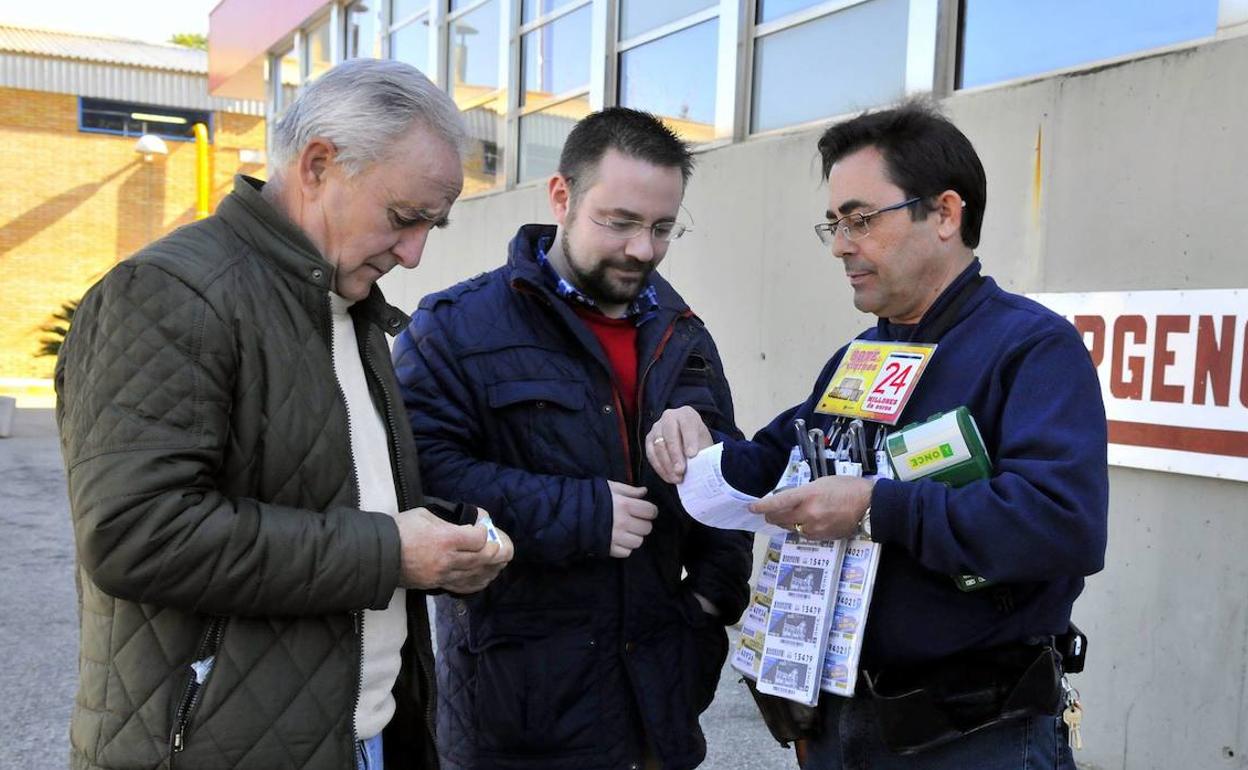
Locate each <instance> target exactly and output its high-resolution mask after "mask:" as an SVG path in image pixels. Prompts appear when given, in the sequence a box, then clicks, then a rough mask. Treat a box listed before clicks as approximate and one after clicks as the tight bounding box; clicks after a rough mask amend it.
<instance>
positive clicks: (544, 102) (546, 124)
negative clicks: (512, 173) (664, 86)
mask: <svg viewBox="0 0 1248 770" xmlns="http://www.w3.org/2000/svg"><path fill="white" fill-rule="evenodd" d="M592 16H593V6H592V5H591V4H589V3H585V2H573V3H564V4H562V5H556V0H524V3H523V4H522V6H521V19H522V20H523V23H522V24H521V25H520V30H519V31H520V73H519V75H520V86H519V90H520V99H519V109H520V131H519V145H520V147H519V156H520V158H519V160H520V164H519V169H518V173H517V179H518V181H520V182H528V181H531V180H534V179H541V178H543V177H546V176H549V175H550V174H552V173H554V172H555V170H556V169H557V168H558V166H559V155H560V153H561V152H562V151H563V142H564V140H565V139H566V138H567V136H568V132H570V131H571V130H572V126H574V125H576V122H577V121H578V120H580V119H581V118H583V117H585V116H586V115H588V114H589V112H590V109H589V85H590V84H589V81H590V66H589V65H590V47H591V42H592V40H593V35H592V33H591V26H592Z"/></svg>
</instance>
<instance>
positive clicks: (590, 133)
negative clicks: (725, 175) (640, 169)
mask: <svg viewBox="0 0 1248 770" xmlns="http://www.w3.org/2000/svg"><path fill="white" fill-rule="evenodd" d="M607 150H615V151H617V152H619V153H621V154H623V155H627V156H628V157H630V158H636V159H637V160H643V161H645V162H647V163H652V164H654V165H656V166H664V167H667V168H679V169H680V176H681V178H682V179H683V180H684V182H685V184H688V183H689V176H690V175H691V174H692V173H693V155H692V154H691V153H690V152H689V146H688V145H686V144H685V143H684V142H682V141H681V140H680V137H678V136H676V133H675V132H674V131H672V130H671V129H670V128H668V127H667V126H665V125H663V122H662V121H661V120H659V119H658V118H656V117H655V116H653V115H651V114H650V113H648V112H640V111H638V110H630V109H628V108H626V107H608V108H607V109H605V110H602V111H601V112H595V113H593V114H592V115H589V116H588V117H586V118H584V119H582V120H581V121H580V122H579V123H577V124H576V126H575V127H574V128H573V129H572V132H571V133H570V134H568V138H567V141H565V142H564V143H563V152H562V153H561V154H560V155H559V173H560V174H561V175H562V176H563V177H564V178H565V179H568V180H571V184H570V186H571V187H572V194H573V196H576V195H577V193H578V191H582V190H588V189H589V188H590V187H591V186H592V185H593V183H594V175H595V172H596V171H597V169H598V163H599V162H600V161H601V160H602V157H603V156H604V155H606V154H607Z"/></svg>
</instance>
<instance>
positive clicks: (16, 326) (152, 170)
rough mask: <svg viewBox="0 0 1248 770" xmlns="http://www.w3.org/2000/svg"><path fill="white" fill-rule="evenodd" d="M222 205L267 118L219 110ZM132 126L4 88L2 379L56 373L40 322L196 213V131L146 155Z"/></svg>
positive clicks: (217, 189)
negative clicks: (97, 121)
mask: <svg viewBox="0 0 1248 770" xmlns="http://www.w3.org/2000/svg"><path fill="white" fill-rule="evenodd" d="M213 123H214V131H213V144H212V169H213V185H212V186H213V196H212V205H213V207H214V208H215V206H216V204H217V203H218V202H219V201H220V200H221V198H222V197H223V196H224V195H225V194H226V193H227V192H229V189H230V185H231V181H232V178H233V175H234V174H235V173H236V172H239V171H243V172H245V173H248V174H252V175H262V174H263V170H264V169H263V167H262V166H256V165H248V166H242V165H240V163H239V150H240V149H251V150H263V149H264V137H265V127H264V119H263V118H258V117H252V116H250V115H237V114H230V113H216V114H215V115H214V116H213ZM135 141H136V139H135V138H134V137H123V136H111V135H107V134H94V133H83V132H80V131H79V130H78V99H77V97H74V96H67V95H64V94H51V93H43V92H38V91H24V90H18V89H12V88H0V147H3V149H4V161H3V164H2V165H0V379H4V378H27V377H34V378H42V377H50V376H51V374H52V366H53V363H54V362H53V360H52V359H51V358H36V357H35V352H36V351H37V350H38V347H39V341H40V339H41V338H42V337H43V336H44V334H43V332H41V331H39V327H41V326H43V325H44V324H45V323H47V322H48V320H49V316H50V315H51V314H52V313H53V312H55V311H56V310H57V308H59V307H60V305H61V303H62V302H64V301H66V300H69V299H76V298H78V297H80V296H82V294H83V292H85V291H86V290H87V288H89V287H90V286H91V284H93V283H94V282H95V281H96V280H98V279H99V277H100V276H101V275H103V274H104V272H106V271H107V270H108V269H109V268H110V267H112V266H113V265H114V264H116V263H117V262H118V261H120V260H122V259H124V258H125V257H127V256H129V255H130V254H132V253H134V252H135V251H137V250H138V249H139V248H141V247H142V246H143V245H144V244H146V243H148V242H149V241H152V240H155V239H156V238H159V237H160V236H162V235H164V234H165V233H167V232H169V231H170V230H173V229H174V228H176V227H178V226H180V225H183V224H186V223H188V222H191V221H193V220H194V218H195V143H194V142H176V141H167V142H166V144H167V145H168V147H169V155H168V156H165V157H163V158H162V157H160V156H155V157H154V158H153V160H152V161H150V162H145V161H144V160H143V158H142V156H140V155H138V154H136V153H135V152H134V144H135Z"/></svg>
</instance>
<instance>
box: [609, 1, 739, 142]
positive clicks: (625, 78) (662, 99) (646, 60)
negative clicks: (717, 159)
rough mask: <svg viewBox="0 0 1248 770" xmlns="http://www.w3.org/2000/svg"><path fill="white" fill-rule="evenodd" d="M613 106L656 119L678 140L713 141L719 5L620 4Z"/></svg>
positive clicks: (698, 3)
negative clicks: (618, 105)
mask: <svg viewBox="0 0 1248 770" xmlns="http://www.w3.org/2000/svg"><path fill="white" fill-rule="evenodd" d="M617 50H618V51H619V70H618V72H619V85H618V93H617V103H618V104H620V106H623V107H631V108H633V109H638V110H646V111H647V112H652V113H654V114H655V115H657V116H659V117H660V118H662V119H663V121H664V122H666V123H667V124H668V125H669V126H670V127H671V128H672V129H673V130H674V131H676V133H678V134H679V135H680V136H681V138H683V139H685V140H686V141H690V142H706V141H710V140H711V139H713V138H714V137H715V98H716V68H717V66H718V59H717V56H718V51H719V5H718V4H717V3H714V2H707V0H670V1H664V0H622V1H621V3H620V40H619V44H618V48H617Z"/></svg>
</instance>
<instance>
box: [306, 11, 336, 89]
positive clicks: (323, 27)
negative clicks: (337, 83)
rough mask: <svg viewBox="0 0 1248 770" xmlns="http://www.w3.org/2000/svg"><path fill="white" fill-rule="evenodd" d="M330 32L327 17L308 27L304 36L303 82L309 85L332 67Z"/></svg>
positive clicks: (332, 53) (332, 56)
mask: <svg viewBox="0 0 1248 770" xmlns="http://www.w3.org/2000/svg"><path fill="white" fill-rule="evenodd" d="M331 35H332V30H331V29H330V18H329V17H328V16H327V17H325V18H324V19H322V20H321V21H320V22H319V23H317V24H315V25H314V26H312V27H310V28H309V29H308V31H307V34H305V35H304V38H303V40H304V45H305V46H306V50H305V52H304V57H303V60H304V62H305V69H304V72H303V82H305V83H310V82H312V81H313V80H316V79H317V78H319V77H320V76H321V75H324V74H325V73H326V72H328V71H329V68H330V67H332V66H334V52H333V50H332V46H333V43H332V42H331Z"/></svg>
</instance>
